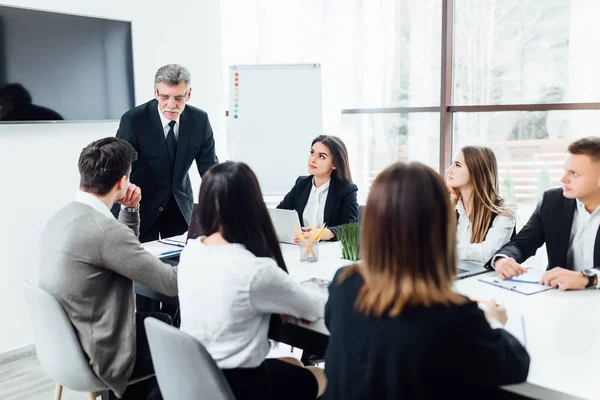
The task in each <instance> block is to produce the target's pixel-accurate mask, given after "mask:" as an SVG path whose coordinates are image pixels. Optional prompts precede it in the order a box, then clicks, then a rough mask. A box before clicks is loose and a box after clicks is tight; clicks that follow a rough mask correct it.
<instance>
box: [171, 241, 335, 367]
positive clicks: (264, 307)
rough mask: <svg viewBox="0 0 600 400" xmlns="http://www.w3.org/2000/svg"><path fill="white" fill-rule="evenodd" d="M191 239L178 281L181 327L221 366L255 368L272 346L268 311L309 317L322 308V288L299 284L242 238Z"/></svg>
mask: <svg viewBox="0 0 600 400" xmlns="http://www.w3.org/2000/svg"><path fill="white" fill-rule="evenodd" d="M202 239H203V238H199V239H196V240H193V241H189V242H188V244H187V245H186V247H185V249H184V250H183V252H182V253H181V258H180V262H179V271H178V276H177V283H178V287H179V304H180V310H181V330H182V331H184V332H187V333H188V334H190V335H191V336H193V337H195V338H196V339H198V340H199V341H200V342H201V343H202V344H203V345H204V346H205V347H206V349H207V350H208V352H209V353H210V355H211V356H212V357H213V358H214V359H215V361H216V362H217V365H218V366H219V368H222V369H229V368H254V367H257V366H259V365H260V364H261V363H262V362H263V361H264V359H265V357H266V356H267V353H268V352H269V350H270V344H269V341H268V339H267V333H268V329H269V319H270V316H271V314H286V315H291V316H294V317H297V318H303V319H306V320H309V321H315V320H317V319H318V318H322V317H323V316H324V313H325V302H326V297H325V294H324V293H323V292H322V291H320V290H318V289H317V288H312V287H305V286H301V285H300V284H299V283H298V282H296V281H295V280H294V279H293V278H292V277H291V276H290V275H288V274H287V273H286V272H284V271H283V270H282V269H281V268H279V266H277V263H276V262H275V261H274V260H273V259H271V258H265V257H255V256H254V254H252V253H251V252H249V251H248V250H246V248H245V247H244V246H242V245H240V244H224V245H205V244H204V243H202V241H201V240H202Z"/></svg>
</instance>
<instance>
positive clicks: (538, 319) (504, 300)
mask: <svg viewBox="0 0 600 400" xmlns="http://www.w3.org/2000/svg"><path fill="white" fill-rule="evenodd" d="M281 249H282V253H283V258H284V260H285V263H286V266H287V269H288V272H289V274H290V275H291V276H293V277H294V279H296V280H297V281H298V282H302V281H305V280H308V279H311V278H320V279H326V280H331V279H333V277H334V275H335V273H336V271H337V270H338V269H339V268H341V267H343V266H346V265H349V264H351V262H350V261H348V260H343V259H342V258H341V249H340V246H339V244H338V243H335V242H334V243H326V242H321V243H319V260H318V261H317V262H313V263H305V262H301V261H300V249H299V247H298V246H296V245H290V244H282V245H281ZM493 274H494V272H489V273H486V274H483V275H478V276H474V277H470V278H466V279H461V280H457V281H456V282H455V290H456V291H457V292H459V293H461V294H464V295H465V296H467V297H469V298H471V299H478V300H491V299H493V300H495V301H496V302H498V303H499V304H502V305H504V306H506V308H507V310H508V314H509V319H510V318H511V316H514V315H518V316H519V317H518V318H520V317H521V316H522V320H523V321H524V324H523V325H521V324H514V326H515V327H517V326H518V327H519V328H518V331H515V332H511V330H510V329H508V327H509V325H510V324H507V330H508V331H509V332H511V333H514V334H515V336H517V337H519V335H520V336H523V333H522V331H521V330H522V329H523V327H524V331H525V332H524V336H525V338H526V347H527V351H528V352H529V355H530V356H531V365H530V369H529V377H528V379H527V382H526V383H523V384H517V385H509V386H506V387H504V388H503V389H505V390H507V391H509V392H512V393H515V394H519V395H521V396H525V397H526V398H537V399H564V400H567V399H600V386H598V385H597V384H596V379H597V375H598V370H599V369H600V368H598V367H600V342H599V340H598V335H599V334H600V318H598V315H597V314H596V313H597V312H598V310H600V292H599V291H598V290H596V289H586V290H577V291H567V292H560V291H558V290H548V291H545V292H541V293H536V294H533V295H523V294H520V293H517V292H513V291H509V290H506V289H502V288H499V287H495V286H492V285H489V284H485V283H483V282H480V281H479V280H478V279H479V278H481V277H485V276H488V275H493ZM137 290H138V288H137V287H136V291H137ZM513 329H516V328H513ZM278 335H279V337H276V338H274V339H277V340H280V341H281V342H284V343H287V344H290V345H293V346H296V347H299V348H303V349H305V350H307V349H308V350H310V351H311V352H314V353H316V354H322V350H323V349H324V348H325V347H326V345H327V341H328V335H329V332H328V330H327V328H326V326H325V322H324V320H318V321H316V322H313V323H310V324H304V323H300V322H298V321H295V320H294V319H293V318H288V322H287V323H286V324H285V325H283V329H282V331H281V332H279V333H278ZM303 346H304V347H303ZM482 368H485V366H482Z"/></svg>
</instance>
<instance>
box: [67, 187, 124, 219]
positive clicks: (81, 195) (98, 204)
mask: <svg viewBox="0 0 600 400" xmlns="http://www.w3.org/2000/svg"><path fill="white" fill-rule="evenodd" d="M74 201H76V202H78V203H81V204H85V205H87V206H90V207H92V208H93V209H94V210H96V211H98V212H100V213H102V214H104V215H106V216H107V217H108V218H115V216H114V215H112V213H111V212H110V209H109V208H108V207H107V206H106V204H104V203H103V202H102V200H100V199H99V198H97V197H96V196H94V195H93V194H91V193H88V192H84V191H82V190H80V191H78V192H77V194H76V195H75V199H74Z"/></svg>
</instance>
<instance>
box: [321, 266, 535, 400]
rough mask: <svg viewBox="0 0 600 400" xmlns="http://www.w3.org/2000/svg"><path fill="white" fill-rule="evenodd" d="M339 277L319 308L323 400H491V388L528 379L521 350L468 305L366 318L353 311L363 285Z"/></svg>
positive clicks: (359, 280) (354, 277) (351, 278)
mask: <svg viewBox="0 0 600 400" xmlns="http://www.w3.org/2000/svg"><path fill="white" fill-rule="evenodd" d="M344 270H345V268H343V269H341V270H339V271H338V272H337V274H336V276H335V278H334V279H333V281H332V283H331V285H330V286H329V299H328V301H327V305H326V306H325V324H326V325H327V327H328V329H329V332H330V337H329V345H328V347H327V351H326V353H325V364H326V365H327V368H326V369H325V374H326V375H327V390H326V392H325V395H324V399H344V400H353V399H356V400H358V399H421V400H423V399H432V400H438V399H467V398H468V399H490V398H494V397H492V396H490V394H491V393H493V392H495V391H496V387H497V386H499V385H505V384H511V383H517V382H523V381H525V380H526V378H527V373H528V370H529V355H528V354H527V351H526V350H525V348H524V347H523V346H522V345H521V344H520V343H519V341H518V340H517V339H515V338H514V337H513V336H512V335H511V334H510V333H508V332H507V331H505V330H504V329H492V328H491V327H490V325H489V323H488V322H487V320H486V319H485V316H484V314H483V311H482V310H480V309H479V307H477V305H476V304H475V303H474V302H471V301H467V299H465V303H464V304H456V305H442V304H439V305H433V306H431V307H412V308H408V309H405V310H404V311H402V313H401V314H400V315H398V316H395V317H390V316H385V317H381V318H377V317H370V316H369V317H367V316H365V315H364V314H363V313H362V312H360V311H358V310H357V309H356V305H355V302H356V299H357V297H358V294H359V292H360V290H361V288H362V286H363V285H364V281H363V278H362V276H361V275H360V274H359V273H354V274H352V275H350V276H349V277H348V278H346V280H344V281H343V282H342V283H340V282H339V275H340V273H341V271H344ZM490 392H491V393H490Z"/></svg>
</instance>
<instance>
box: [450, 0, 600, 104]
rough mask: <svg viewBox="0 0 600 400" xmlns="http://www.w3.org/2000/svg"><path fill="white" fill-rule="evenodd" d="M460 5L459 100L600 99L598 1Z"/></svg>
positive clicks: (470, 0)
mask: <svg viewBox="0 0 600 400" xmlns="http://www.w3.org/2000/svg"><path fill="white" fill-rule="evenodd" d="M454 4H455V9H454V59H453V66H454V69H453V75H454V96H453V97H454V98H453V104H455V105H478V104H484V105H488V104H524V103H564V102H567V103H570V102H598V101H600V90H598V88H599V87H600V74H598V73H597V71H598V70H600V24H598V21H597V19H598V15H600V1H595V0H544V1H539V0H519V1H514V0H494V1H492V0H486V1H482V0H456V1H455V2H454Z"/></svg>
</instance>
